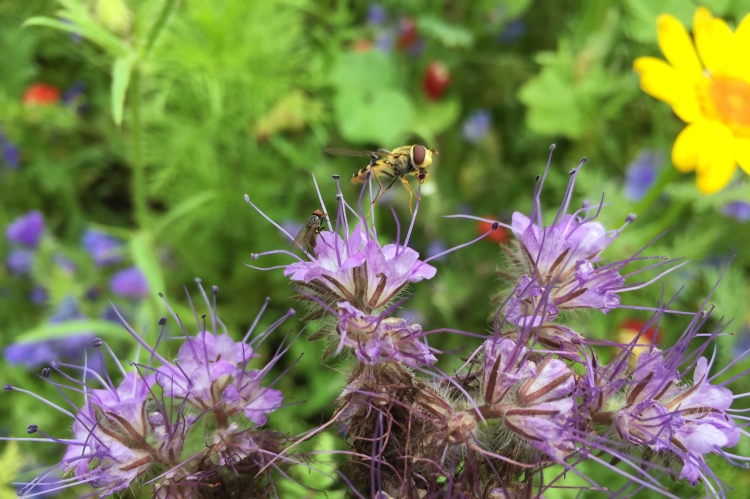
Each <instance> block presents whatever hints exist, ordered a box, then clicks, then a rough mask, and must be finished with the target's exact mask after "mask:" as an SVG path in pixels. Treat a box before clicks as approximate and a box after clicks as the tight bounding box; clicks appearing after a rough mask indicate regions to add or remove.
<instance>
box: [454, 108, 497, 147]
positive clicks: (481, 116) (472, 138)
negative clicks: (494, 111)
mask: <svg viewBox="0 0 750 499" xmlns="http://www.w3.org/2000/svg"><path fill="white" fill-rule="evenodd" d="M491 126H492V116H491V115H490V113H489V111H487V110H486V109H482V110H479V111H476V112H474V113H473V114H472V115H471V116H469V117H468V118H466V121H464V124H463V126H462V128H461V132H462V135H463V137H464V139H465V140H466V141H467V142H470V143H472V144H478V143H479V142H481V141H482V139H484V137H485V136H486V135H487V133H488V132H489V130H490V127H491Z"/></svg>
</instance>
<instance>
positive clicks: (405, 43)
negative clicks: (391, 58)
mask: <svg viewBox="0 0 750 499" xmlns="http://www.w3.org/2000/svg"><path fill="white" fill-rule="evenodd" d="M399 24H400V26H399V34H398V38H397V39H396V47H397V48H398V49H399V50H404V49H407V48H409V47H411V46H412V45H414V44H415V43H416V42H417V40H418V39H419V32H418V31H417V25H416V24H415V23H414V21H412V20H411V18H409V17H403V18H401V20H400V22H399Z"/></svg>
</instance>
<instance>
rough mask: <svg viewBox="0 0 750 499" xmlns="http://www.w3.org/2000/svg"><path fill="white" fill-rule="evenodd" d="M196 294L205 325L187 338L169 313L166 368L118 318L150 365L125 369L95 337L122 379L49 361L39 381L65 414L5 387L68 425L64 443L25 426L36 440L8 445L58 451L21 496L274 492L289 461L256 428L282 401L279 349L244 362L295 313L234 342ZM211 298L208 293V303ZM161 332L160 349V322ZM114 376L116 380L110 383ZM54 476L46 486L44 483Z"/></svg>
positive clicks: (280, 439)
mask: <svg viewBox="0 0 750 499" xmlns="http://www.w3.org/2000/svg"><path fill="white" fill-rule="evenodd" d="M200 291H201V294H202V295H203V297H204V298H205V300H204V301H205V304H206V306H207V307H208V309H209V316H210V325H211V327H210V328H207V327H206V324H205V316H204V321H203V323H201V322H200V321H196V325H197V328H198V332H197V333H195V334H191V333H189V332H188V330H187V328H186V327H185V325H184V324H183V323H182V321H181V320H180V318H179V317H178V316H177V315H176V314H175V313H174V312H173V311H172V310H171V309H170V312H171V315H172V317H173V319H174V321H175V322H176V324H177V325H178V326H179V329H180V334H181V335H182V344H181V345H180V347H179V349H178V352H177V358H176V359H175V360H173V361H170V360H168V359H167V358H166V357H165V356H164V355H162V354H161V353H159V351H157V349H156V347H154V346H151V345H150V344H149V343H148V342H146V341H145V340H144V339H143V338H142V337H141V336H140V335H139V334H138V333H136V331H135V330H134V329H133V328H132V327H130V326H129V325H128V324H127V323H125V321H124V320H122V324H123V326H124V327H125V329H126V330H127V331H128V332H129V333H130V335H131V336H132V338H133V339H134V340H135V341H136V342H137V343H138V344H139V346H140V347H141V348H142V349H143V350H144V351H146V352H147V353H148V359H147V361H145V362H139V361H138V360H137V359H136V360H135V361H133V362H130V363H129V365H130V369H126V368H125V366H123V365H122V364H121V363H120V361H119V360H118V359H117V357H116V356H115V354H114V352H113V351H112V349H111V348H110V347H109V346H108V344H107V343H105V342H104V341H102V340H101V339H95V340H94V341H93V343H92V345H91V346H92V348H93V349H94V356H96V357H98V358H99V359H100V360H101V362H100V363H99V364H100V365H103V364H105V361H104V357H110V362H109V363H114V364H115V366H116V368H117V371H119V375H120V376H115V375H114V374H113V375H112V376H110V373H109V372H108V371H107V370H104V371H103V372H102V373H101V374H100V372H99V371H97V370H94V369H92V368H91V367H90V363H89V362H88V356H87V357H86V359H87V360H86V361H84V363H83V365H72V364H66V363H62V362H52V363H51V364H50V367H47V368H44V369H43V370H42V379H43V380H44V381H46V382H47V383H49V384H50V385H52V386H54V387H55V388H56V389H57V390H58V391H59V392H60V393H61V394H63V401H64V404H63V405H62V406H61V405H59V404H57V403H54V402H52V401H49V400H46V399H45V398H43V397H42V396H40V395H37V394H35V393H33V392H30V391H27V390H24V389H23V388H18V387H14V386H11V385H7V384H6V385H5V389H6V391H17V392H23V393H26V394H28V395H31V396H33V397H36V398H37V399H39V400H40V401H41V402H43V403H45V404H47V405H48V406H49V407H50V408H52V409H54V410H57V411H59V412H60V413H62V414H64V415H66V416H68V417H70V418H71V420H72V436H70V437H67V436H55V435H54V434H55V433H59V432H58V431H50V430H49V429H45V428H40V427H39V426H38V425H36V424H29V426H28V428H27V432H28V433H29V434H32V435H35V436H34V437H32V438H26V439H13V438H9V439H8V440H34V441H42V442H53V443H55V442H56V443H59V444H61V445H63V446H65V452H64V454H63V457H62V460H61V461H60V462H59V463H58V464H57V465H55V466H53V467H52V468H51V469H50V470H48V471H47V472H45V473H42V474H41V475H40V476H39V477H38V478H36V479H35V480H32V481H31V482H29V483H27V484H23V487H22V488H21V489H20V490H19V494H20V495H35V494H36V487H37V486H38V485H40V484H44V488H45V492H46V493H50V492H54V491H59V490H62V489H66V488H69V487H72V486H78V485H87V486H88V487H89V488H90V489H92V490H93V491H94V493H95V494H97V495H99V496H107V495H110V494H114V493H116V492H120V491H124V490H126V489H128V488H132V487H134V486H136V485H141V486H144V487H146V486H147V487H150V488H152V489H153V494H154V497H165V498H166V497H201V496H206V497H208V496H212V494H213V493H214V492H215V490H217V489H218V490H232V489H233V488H236V487H237V486H240V485H241V486H242V488H243V489H244V490H246V491H247V492H248V494H249V495H250V496H254V497H256V496H257V497H260V496H264V495H265V494H266V493H267V492H268V491H269V490H270V489H271V488H273V487H274V485H273V480H271V476H272V475H274V474H275V472H276V470H277V469H278V468H279V467H284V466H286V465H287V464H288V463H290V462H292V458H290V457H289V456H285V457H284V458H283V459H282V458H281V452H282V450H283V448H284V446H285V440H286V437H284V436H282V435H280V434H278V433H275V432H272V431H269V430H265V429H263V428H262V426H263V425H264V424H265V423H266V421H267V419H268V417H269V415H270V414H272V413H273V412H274V411H276V410H277V409H279V408H280V407H281V405H282V403H283V397H282V394H281V392H280V391H279V390H277V389H274V388H272V387H271V386H268V380H267V374H268V371H269V370H270V369H271V368H272V367H273V366H274V365H275V364H276V362H278V360H279V359H280V358H281V356H282V355H283V354H284V353H285V351H286V349H285V348H282V349H281V350H279V351H278V352H277V354H276V355H274V356H273V357H272V358H271V359H270V360H269V361H267V362H266V363H265V365H263V366H258V368H251V364H253V363H254V362H253V361H254V359H256V358H257V357H258V354H257V353H256V350H257V348H258V346H259V344H260V342H261V341H263V340H264V339H265V338H266V337H267V336H268V335H269V334H271V333H272V332H273V331H274V330H275V329H276V328H277V327H278V326H279V325H280V324H281V323H282V322H283V321H284V320H285V319H287V318H288V317H289V316H291V315H293V313H294V311H290V312H289V313H287V314H286V315H285V316H283V317H282V318H281V319H279V320H278V321H277V322H275V323H274V324H273V325H272V326H270V327H269V328H268V329H267V330H266V331H264V332H262V333H260V334H257V335H255V337H254V338H252V339H251V335H252V334H253V330H252V329H251V330H250V331H248V332H247V334H246V335H245V337H244V338H242V339H241V340H240V341H237V340H235V339H233V338H232V337H231V336H230V335H229V334H228V333H227V331H226V330H224V329H223V324H222V322H221V321H220V320H219V318H218V317H217V316H216V309H215V306H211V303H210V302H209V299H208V296H207V295H206V294H205V292H204V291H203V288H202V287H201V288H200ZM217 292H218V288H215V287H214V288H213V293H214V297H213V298H214V303H215V298H216V294H217ZM167 307H168V308H169V306H168V305H167ZM264 308H265V306H264ZM197 318H198V316H197V313H196V319H197ZM121 319H122V318H121ZM256 323H257V321H256ZM159 324H160V326H161V330H160V331H159V338H158V339H157V340H156V344H157V345H158V344H159V343H160V340H161V339H162V338H163V337H164V334H165V326H166V324H167V319H166V318H162V319H161V320H160V321H159ZM170 343H171V342H170ZM105 353H106V354H108V355H106V356H105ZM117 377H121V380H120V381H119V382H115V381H114V379H116V378H117ZM67 393H70V395H68V394H67ZM76 394H78V395H80V396H82V403H78V402H75V400H76V398H77V397H76ZM65 406H68V407H65ZM37 436H38V437H37ZM69 475H71V476H70V477H69V478H67V476H69ZM60 476H62V477H63V478H58V479H57V482H56V483H54V482H53V483H52V485H51V482H50V479H51V478H53V477H60ZM50 487H52V488H50Z"/></svg>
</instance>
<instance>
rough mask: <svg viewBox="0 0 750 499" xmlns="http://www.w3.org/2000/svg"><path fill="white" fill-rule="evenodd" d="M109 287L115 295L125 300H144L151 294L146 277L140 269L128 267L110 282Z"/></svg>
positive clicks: (116, 274)
mask: <svg viewBox="0 0 750 499" xmlns="http://www.w3.org/2000/svg"><path fill="white" fill-rule="evenodd" d="M109 287H110V289H112V292H113V293H115V294H116V295H119V296H122V297H124V298H136V299H138V298H144V297H146V296H148V293H149V287H148V281H147V280H146V276H145V275H143V272H141V269H139V268H138V267H128V268H126V269H122V270H120V271H118V272H116V273H115V275H113V276H112V278H111V279H110V281H109Z"/></svg>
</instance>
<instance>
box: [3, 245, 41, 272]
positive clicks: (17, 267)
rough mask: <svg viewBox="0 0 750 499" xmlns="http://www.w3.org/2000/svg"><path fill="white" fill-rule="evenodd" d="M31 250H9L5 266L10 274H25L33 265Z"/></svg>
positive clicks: (33, 253) (32, 252)
mask: <svg viewBox="0 0 750 499" xmlns="http://www.w3.org/2000/svg"><path fill="white" fill-rule="evenodd" d="M35 254H36V253H35V252H34V251H31V250H27V249H21V248H16V249H13V250H11V251H10V254H8V258H7V259H6V260H5V266H6V267H7V269H8V271H9V272H10V273H11V274H16V275H26V274H29V273H30V272H31V269H32V268H33V267H34V255H35Z"/></svg>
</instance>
